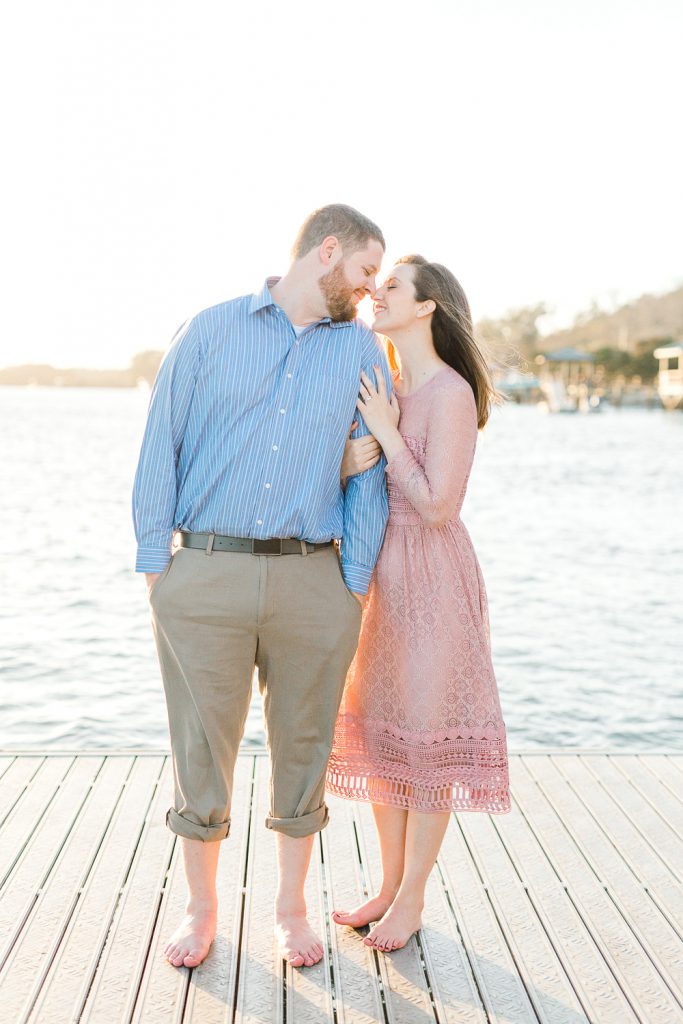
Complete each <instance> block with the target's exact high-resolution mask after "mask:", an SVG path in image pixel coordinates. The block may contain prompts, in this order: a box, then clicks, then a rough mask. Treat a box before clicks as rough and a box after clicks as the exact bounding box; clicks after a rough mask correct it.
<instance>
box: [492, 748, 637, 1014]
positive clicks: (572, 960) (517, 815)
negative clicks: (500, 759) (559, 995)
mask: <svg viewBox="0 0 683 1024" xmlns="http://www.w3.org/2000/svg"><path fill="white" fill-rule="evenodd" d="M510 768H511V780H512V794H513V810H512V812H511V813H510V814H504V815H498V816H497V817H496V818H495V819H494V821H493V822H492V824H493V827H494V828H495V830H496V832H497V833H498V835H499V836H500V839H501V842H502V843H503V844H504V846H505V848H506V850H507V853H508V856H509V857H510V859H511V860H512V861H513V863H514V864H515V867H516V869H517V872H518V873H519V876H520V879H521V881H522V884H523V885H524V888H525V889H526V891H527V893H528V896H529V899H530V901H531V902H532V903H533V905H534V908H535V910H536V913H537V914H538V917H539V919H540V921H541V922H542V923H543V927H544V929H545V931H546V933H547V935H548V936H549V938H550V939H551V941H552V943H553V946H554V947H555V949H556V950H557V951H558V956H559V957H560V959H561V961H562V965H563V967H564V970H565V971H566V973H567V976H568V977H569V979H570V981H571V983H572V986H573V988H574V990H575V992H576V993H577V996H578V997H579V999H580V1001H581V1004H582V1006H583V1008H584V1011H585V1014H586V1016H587V1018H588V1020H590V1021H596V1022H597V1021H599V1022H600V1024H634V1022H637V1021H638V1020H639V1018H638V1017H636V1015H635V1013H634V1011H633V1009H632V1007H631V1005H630V1004H629V1003H628V1001H627V1000H626V997H625V996H624V993H623V992H622V990H621V988H620V987H619V985H618V984H617V982H616V981H615V978H614V975H613V974H612V972H611V971H610V969H609V967H608V966H607V964H606V963H605V960H604V957H603V956H602V953H601V951H600V949H599V947H598V946H597V945H596V943H595V942H594V940H593V936H592V935H591V934H590V932H589V931H588V929H587V928H586V926H585V924H584V921H583V919H582V917H581V916H580V914H579V913H578V911H577V909H576V907H575V905H574V903H573V902H572V899H571V897H570V896H569V893H568V892H567V889H566V887H565V886H564V885H563V882H562V879H561V878H560V877H559V875H558V873H557V871H556V870H555V868H554V865H553V864H552V863H551V861H550V860H549V859H548V855H547V852H546V850H545V849H544V847H543V845H542V843H541V838H542V837H541V838H537V836H536V835H535V834H534V832H533V831H532V829H531V828H530V826H529V823H528V821H527V820H526V818H525V817H524V815H523V814H522V812H521V810H520V807H519V805H518V803H517V801H516V799H515V791H516V782H517V766H516V764H515V762H514V761H513V762H511V764H510Z"/></svg>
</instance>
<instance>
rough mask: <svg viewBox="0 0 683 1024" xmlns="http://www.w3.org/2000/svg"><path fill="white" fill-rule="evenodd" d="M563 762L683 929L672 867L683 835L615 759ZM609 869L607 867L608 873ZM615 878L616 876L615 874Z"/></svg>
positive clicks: (637, 873) (681, 894) (637, 874)
mask: <svg viewBox="0 0 683 1024" xmlns="http://www.w3.org/2000/svg"><path fill="white" fill-rule="evenodd" d="M558 767H559V768H560V769H561V770H562V772H563V774H564V775H565V776H566V777H567V778H568V779H569V782H570V784H571V785H572V787H573V789H574V791H575V792H576V793H577V795H578V796H579V797H580V798H581V799H582V800H583V802H584V803H585V804H586V806H587V807H588V809H589V810H590V812H591V813H592V814H593V816H594V817H595V819H596V821H597V822H598V824H599V826H600V828H601V829H602V830H603V831H604V832H605V834H606V835H607V836H608V837H609V839H610V840H611V842H612V843H613V845H614V847H615V849H616V850H617V852H618V854H619V856H620V857H621V858H622V859H623V860H624V861H625V863H626V864H627V865H628V868H629V871H630V874H631V875H632V876H633V877H634V878H635V879H637V880H638V882H639V884H640V885H641V886H644V887H645V888H646V890H647V892H648V893H649V894H650V896H651V897H654V898H656V899H657V901H658V903H659V905H660V906H665V907H666V912H667V916H668V917H669V919H670V920H673V921H675V922H676V924H677V926H678V929H679V933H680V934H683V891H682V890H681V886H680V884H678V883H679V882H680V881H681V879H680V877H677V874H676V872H675V871H674V869H673V868H672V866H671V865H672V861H673V862H674V863H675V861H676V859H677V857H678V856H679V853H678V851H677V849H676V847H677V846H678V845H679V844H680V842H681V841H680V840H679V839H678V838H677V837H676V835H675V834H674V833H672V832H671V830H670V829H669V828H668V827H667V825H666V823H665V822H664V821H662V819H661V817H660V816H659V815H658V814H657V813H656V812H655V811H654V810H653V809H652V807H651V806H650V804H649V803H648V802H647V801H646V800H645V798H644V797H643V796H642V794H641V793H639V792H638V790H637V789H636V788H635V787H634V786H632V785H630V783H628V782H626V783H625V782H624V776H623V774H622V773H621V772H620V771H619V769H618V768H617V766H616V765H615V764H614V763H613V760H612V758H606V757H605V758H599V759H598V760H597V761H596V760H595V758H593V757H586V758H584V757H582V758H577V759H571V760H569V761H566V762H565V761H564V760H562V761H559V762H558ZM605 874H606V872H603V876H604V875H605ZM609 877H610V879H611V880H612V879H614V877H615V876H614V875H610V876H609Z"/></svg>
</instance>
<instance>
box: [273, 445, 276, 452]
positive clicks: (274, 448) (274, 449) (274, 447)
mask: <svg viewBox="0 0 683 1024" xmlns="http://www.w3.org/2000/svg"><path fill="white" fill-rule="evenodd" d="M273 451H274V452H276V451H277V445H276V444H274V445H273Z"/></svg>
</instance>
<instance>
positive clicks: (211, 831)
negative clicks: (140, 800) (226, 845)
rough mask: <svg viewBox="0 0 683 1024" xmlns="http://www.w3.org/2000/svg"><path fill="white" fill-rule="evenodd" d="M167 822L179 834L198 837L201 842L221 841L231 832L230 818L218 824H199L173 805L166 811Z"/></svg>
mask: <svg viewBox="0 0 683 1024" xmlns="http://www.w3.org/2000/svg"><path fill="white" fill-rule="evenodd" d="M166 824H167V825H168V827H169V828H170V830H171V832H175V834H176V835H177V836H184V837H185V839H198V840H199V841H200V842H201V843H216V842H219V841H220V840H221V839H225V838H226V837H227V836H228V835H229V833H230V818H228V820H227V821H219V822H218V824H216V825H198V824H197V822H196V821H190V819H189V818H184V817H183V816H182V814H178V812H177V811H175V810H174V809H173V808H172V807H169V809H168V811H167V812H166Z"/></svg>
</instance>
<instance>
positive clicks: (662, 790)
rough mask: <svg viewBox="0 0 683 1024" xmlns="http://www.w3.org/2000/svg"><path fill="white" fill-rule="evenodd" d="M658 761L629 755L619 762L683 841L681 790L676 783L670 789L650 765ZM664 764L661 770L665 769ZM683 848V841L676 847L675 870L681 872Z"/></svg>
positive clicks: (626, 774)
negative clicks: (682, 851)
mask: <svg viewBox="0 0 683 1024" xmlns="http://www.w3.org/2000/svg"><path fill="white" fill-rule="evenodd" d="M656 763H657V761H656V760H655V761H650V760H649V759H648V758H646V757H628V758H623V759H621V760H620V761H619V762H618V766H619V768H620V769H621V771H622V772H623V774H624V775H625V776H626V777H627V778H628V780H629V782H630V783H631V785H632V786H633V787H634V788H635V789H637V790H638V791H639V792H640V793H641V794H642V795H643V796H644V797H645V799H646V800H648V801H649V802H650V804H651V806H652V807H653V809H654V810H655V811H656V812H657V813H658V814H659V816H660V817H661V818H662V819H663V820H664V821H665V822H666V824H667V825H668V827H669V828H670V829H671V831H672V832H675V833H676V835H677V836H678V838H679V840H682V841H683V799H681V790H680V789H678V791H676V787H675V783H674V784H673V785H672V788H671V789H670V788H669V786H668V785H666V784H664V783H663V782H662V780H661V779H660V778H659V777H658V774H657V773H656V771H655V770H654V768H651V767H650V765H653V764H656ZM665 770H666V769H665V766H662V768H661V771H665ZM682 849H683V842H682V843H681V845H680V846H677V847H676V850H677V853H676V856H675V865H674V867H675V870H676V872H677V873H679V874H681V873H682V869H683V857H682V856H681V853H680V851H681V850H682Z"/></svg>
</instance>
